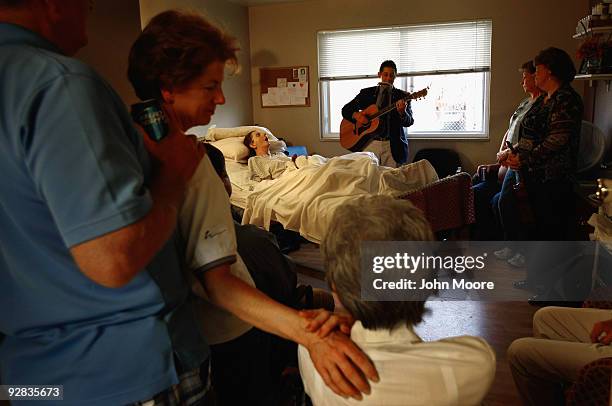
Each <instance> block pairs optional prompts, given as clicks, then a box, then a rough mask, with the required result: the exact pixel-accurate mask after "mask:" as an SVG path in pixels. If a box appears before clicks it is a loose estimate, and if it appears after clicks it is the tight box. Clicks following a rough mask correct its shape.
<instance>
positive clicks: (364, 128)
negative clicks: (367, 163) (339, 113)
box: [340, 87, 429, 152]
mask: <svg viewBox="0 0 612 406" xmlns="http://www.w3.org/2000/svg"><path fill="white" fill-rule="evenodd" d="M427 89H429V88H428V87H426V88H425V89H422V90H419V91H418V92H414V93H407V95H406V96H405V97H403V100H404V101H405V102H407V101H408V100H417V99H422V98H423V97H425V96H427ZM398 101H399V100H398ZM396 103H397V102H396ZM396 103H393V104H391V105H390V106H389V107H386V108H384V109H382V110H380V111H378V107H376V104H372V105H371V106H368V107H367V108H366V109H364V110H362V111H361V112H362V113H363V114H365V115H366V116H367V117H368V120H369V121H368V122H367V123H366V124H359V123H357V122H355V123H352V122H351V121H349V120H347V119H345V118H344V119H342V122H341V123H340V145H342V146H343V147H344V148H346V149H348V150H350V151H351V152H358V151H362V150H363V148H364V147H365V146H366V145H367V143H368V142H370V140H372V138H374V137H376V136H377V135H378V134H380V133H381V132H382V131H383V130H384V125H381V121H380V118H381V117H382V116H384V115H385V114H387V113H390V112H391V111H393V110H395V109H396V107H395V105H396Z"/></svg>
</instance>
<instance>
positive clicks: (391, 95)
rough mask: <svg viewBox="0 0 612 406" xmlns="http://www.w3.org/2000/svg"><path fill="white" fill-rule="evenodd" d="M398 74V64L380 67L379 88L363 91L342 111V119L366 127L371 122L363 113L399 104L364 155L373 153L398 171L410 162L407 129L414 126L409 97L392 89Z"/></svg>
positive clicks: (391, 63) (384, 120) (383, 64)
mask: <svg viewBox="0 0 612 406" xmlns="http://www.w3.org/2000/svg"><path fill="white" fill-rule="evenodd" d="M396 74H397V67H396V66H395V62H393V61H391V60H387V61H384V62H383V63H382V64H381V65H380V69H379V72H378V77H379V78H380V80H381V82H380V83H379V84H378V85H377V86H373V87H367V88H365V89H361V91H360V92H359V94H358V95H357V96H356V97H355V98H354V99H353V100H351V101H350V102H349V103H347V104H346V105H345V106H344V107H343V108H342V117H344V118H345V119H346V120H349V121H350V122H352V123H357V124H358V125H365V124H367V123H368V121H369V119H368V116H367V115H366V114H364V113H363V112H362V110H364V109H366V108H367V107H369V106H371V105H373V104H375V105H376V106H377V107H378V109H379V110H382V109H384V108H385V107H388V106H390V105H391V103H395V104H396V109H395V110H394V111H392V112H390V113H389V114H386V115H385V116H383V117H381V118H380V120H381V123H380V125H379V128H380V131H377V133H376V134H375V135H374V137H373V138H372V141H370V142H369V143H368V144H367V145H365V147H364V148H363V150H364V151H369V152H373V153H374V154H376V156H377V157H378V160H379V163H380V165H384V166H390V167H394V168H395V167H397V166H401V165H403V164H405V163H406V161H407V159H408V140H407V138H406V130H405V129H404V127H410V126H411V125H412V124H413V123H414V119H413V118H412V109H411V108H410V100H408V102H405V101H404V97H405V96H406V94H407V93H405V92H404V91H402V90H400V89H396V88H395V87H393V81H394V80H395V76H396Z"/></svg>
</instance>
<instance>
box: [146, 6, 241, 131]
mask: <svg viewBox="0 0 612 406" xmlns="http://www.w3.org/2000/svg"><path fill="white" fill-rule="evenodd" d="M170 8H180V9H182V10H188V11H197V12H199V13H201V14H203V15H204V16H205V17H206V18H207V19H208V20H209V21H211V22H212V23H214V24H215V25H217V26H218V27H220V28H222V29H223V30H224V31H227V32H229V33H231V34H232V35H234V36H235V37H236V38H237V39H238V42H239V44H240V52H239V54H238V62H239V64H240V65H241V67H242V72H241V73H239V74H237V75H234V76H229V77H226V80H225V82H224V84H223V91H224V93H225V98H226V99H227V102H226V104H225V105H223V106H218V107H217V110H216V113H215V115H214V117H213V119H212V121H211V123H210V124H211V125H212V124H215V125H217V126H218V127H233V126H239V125H246V124H251V123H252V122H253V111H252V107H251V66H250V51H249V17H248V10H247V8H246V7H245V6H241V5H238V4H234V3H230V2H228V1H226V0H206V1H202V0H199V1H198V0H141V1H140V15H141V18H142V25H143V27H144V25H146V23H147V22H148V21H149V20H150V19H151V17H153V16H155V15H156V14H158V13H160V12H162V11H164V10H167V9H170Z"/></svg>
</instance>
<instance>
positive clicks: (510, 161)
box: [503, 153, 521, 171]
mask: <svg viewBox="0 0 612 406" xmlns="http://www.w3.org/2000/svg"><path fill="white" fill-rule="evenodd" d="M503 165H504V166H507V167H508V168H510V169H514V170H515V171H517V170H519V169H521V159H520V158H519V156H518V155H517V154H512V153H510V154H508V157H507V158H506V160H505V161H504V163H503Z"/></svg>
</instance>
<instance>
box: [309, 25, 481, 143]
mask: <svg viewBox="0 0 612 406" xmlns="http://www.w3.org/2000/svg"><path fill="white" fill-rule="evenodd" d="M318 49H319V87H320V89H319V97H320V103H319V105H320V108H321V138H322V139H338V129H339V128H340V121H341V120H342V115H341V109H342V107H343V106H344V105H345V104H346V103H348V102H349V101H350V100H352V99H353V97H355V95H357V93H359V90H360V89H362V88H364V87H368V86H375V85H376V84H377V83H378V81H379V80H378V77H377V73H378V68H379V66H380V63H381V62H382V61H384V60H386V59H392V60H393V61H395V63H396V64H397V78H396V79H395V83H394V85H395V87H397V88H400V89H402V90H405V91H407V92H416V91H418V90H421V89H422V88H425V87H428V86H429V90H428V95H427V97H425V98H424V99H422V100H418V101H413V102H412V110H413V113H414V117H415V123H414V125H413V126H412V127H410V131H409V137H410V138H486V137H487V135H488V106H489V80H490V74H489V71H490V68H491V21H468V22H458V23H443V24H426V25H414V26H405V27H386V28H375V29H365V30H344V31H324V32H319V33H318Z"/></svg>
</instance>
